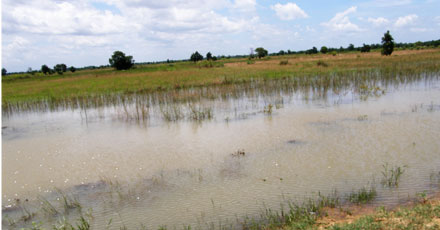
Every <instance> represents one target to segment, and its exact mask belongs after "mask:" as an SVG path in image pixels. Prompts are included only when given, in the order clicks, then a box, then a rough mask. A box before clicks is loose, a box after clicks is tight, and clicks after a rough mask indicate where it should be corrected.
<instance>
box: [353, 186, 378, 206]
mask: <svg viewBox="0 0 440 230" xmlns="http://www.w3.org/2000/svg"><path fill="white" fill-rule="evenodd" d="M376 196H377V192H376V188H375V187H371V188H370V189H369V190H367V188H365V187H364V188H362V189H360V190H359V191H357V192H353V193H351V194H350V196H349V197H348V200H349V201H350V202H351V203H356V204H366V203H368V202H370V201H372V200H373V199H374V198H375V197H376Z"/></svg>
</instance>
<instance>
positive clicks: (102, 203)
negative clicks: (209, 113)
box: [2, 81, 440, 229]
mask: <svg viewBox="0 0 440 230" xmlns="http://www.w3.org/2000/svg"><path fill="white" fill-rule="evenodd" d="M439 86H440V82H438V81H437V82H432V83H430V84H428V85H426V84H422V83H420V84H413V85H411V86H401V87H399V88H397V89H395V88H392V89H387V90H386V94H385V95H382V96H380V97H372V98H369V99H367V100H359V99H358V98H356V97H354V96H353V95H350V94H346V95H344V96H337V97H330V98H326V99H325V100H315V99H314V100H310V99H309V100H306V99H305V98H304V97H302V96H298V95H281V97H285V100H283V101H284V102H285V103H284V104H283V106H279V107H278V106H277V107H275V106H274V107H273V110H272V112H271V113H268V112H266V113H265V112H263V111H262V110H264V108H265V105H267V101H271V100H273V98H272V99H267V101H264V100H261V99H260V100H257V102H255V101H254V102H251V101H249V100H244V101H238V102H233V103H232V104H233V106H232V107H231V105H230V104H228V105H227V106H225V105H224V104H222V103H224V102H222V103H220V102H218V103H217V104H215V103H216V102H215V101H214V102H212V101H211V102H209V103H211V104H215V107H216V108H217V109H216V110H215V111H216V112H215V118H214V119H212V120H209V121H203V122H190V121H180V122H171V123H160V122H155V121H154V118H152V120H153V121H152V122H151V123H149V124H147V125H145V124H139V123H133V122H127V121H123V120H118V119H107V118H106V116H103V115H102V114H108V113H111V112H109V111H104V112H103V111H101V110H100V111H98V110H97V111H89V115H88V116H89V119H88V120H87V121H85V120H84V115H83V113H82V112H81V111H75V110H74V111H63V112H56V113H43V114H42V113H26V114H18V115H15V116H11V117H8V118H3V130H2V140H3V147H2V151H3V154H2V161H3V165H2V166H3V172H2V173H3V174H2V180H3V182H2V183H3V184H2V207H3V217H4V218H3V227H4V228H15V227H17V226H26V225H29V224H30V221H28V222H24V223H22V222H17V224H16V225H14V226H9V224H8V222H6V221H5V215H8V216H7V217H8V218H11V219H14V218H15V219H18V218H20V217H21V216H22V215H23V213H24V212H23V207H25V208H26V210H30V212H35V213H37V214H36V215H35V217H33V219H32V220H31V221H39V220H41V221H42V222H43V223H44V224H45V225H46V226H50V225H51V224H53V223H55V222H56V221H57V219H59V218H61V214H58V215H49V214H48V213H44V211H43V210H42V209H41V208H40V206H41V197H43V199H47V200H48V201H49V202H51V203H52V204H53V205H54V207H55V208H56V209H58V210H63V209H62V206H61V204H62V203H61V202H60V201H59V199H60V197H61V196H60V195H59V194H58V193H56V192H55V190H54V189H55V188H58V189H61V191H63V193H65V194H68V195H69V196H72V197H75V199H77V200H78V201H79V203H81V205H82V207H83V208H82V210H83V212H85V210H89V208H90V209H91V213H92V215H93V219H92V221H91V224H92V226H93V227H96V228H97V229H102V228H104V227H105V226H106V225H107V224H108V222H109V220H110V219H111V220H112V222H111V226H110V227H111V228H115V229H119V227H120V226H122V225H124V226H127V227H128V228H136V227H140V226H141V224H144V225H145V226H147V227H149V228H157V227H158V226H163V225H166V226H168V227H169V228H170V227H176V228H182V227H183V226H184V225H191V226H193V227H197V228H208V227H210V226H211V227H212V225H215V227H219V226H220V225H228V224H235V223H236V222H235V221H236V220H237V219H240V218H242V217H244V216H246V215H248V216H258V214H259V213H260V212H261V210H262V209H264V208H274V209H279V207H280V204H282V203H283V202H285V201H286V200H298V201H301V200H304V199H305V198H306V197H315V196H316V195H317V193H318V192H320V193H322V194H330V193H332V192H333V191H334V190H337V192H338V194H340V195H341V197H344V196H345V195H346V194H349V193H350V192H351V191H353V190H357V189H359V188H361V187H363V186H375V187H376V188H377V189H378V193H379V197H378V198H377V199H376V201H375V202H376V203H378V204H379V203H380V204H394V203H397V202H400V201H402V200H406V199H407V198H408V197H413V196H414V195H415V194H416V193H417V192H423V191H429V190H430V189H435V188H438V187H437V186H438V182H439V180H440V175H439V172H440V141H439V139H440V113H439V112H440V87H439ZM278 97H279V95H278ZM278 97H277V98H278ZM255 103H256V104H259V105H260V107H258V106H255V105H252V104H255ZM265 103H266V104H265ZM234 106H235V107H234ZM219 108H221V109H219ZM225 108H226V109H225ZM237 111H239V112H238V113H239V114H241V115H236V116H233V115H232V114H237ZM99 117H101V119H98V118H99ZM103 117H104V118H103ZM153 117H154V116H153ZM94 118H96V119H94ZM243 152H244V154H240V153H243ZM385 163H388V164H389V165H390V166H405V173H404V174H403V176H402V178H401V181H400V184H399V187H398V188H392V189H390V188H384V187H383V186H382V185H381V180H382V174H381V171H382V170H383V165H384V164H385ZM38 197H40V198H39V199H40V200H38ZM17 199H20V201H19V202H17ZM25 199H28V201H25ZM17 207H18V208H17ZM89 211H90V210H89ZM60 213H61V211H60ZM65 215H66V216H67V218H70V219H72V220H75V218H76V217H77V215H78V214H77V212H73V211H72V212H69V213H68V214H65Z"/></svg>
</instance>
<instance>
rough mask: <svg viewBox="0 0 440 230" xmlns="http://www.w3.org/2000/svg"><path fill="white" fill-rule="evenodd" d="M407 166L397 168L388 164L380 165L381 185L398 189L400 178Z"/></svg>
mask: <svg viewBox="0 0 440 230" xmlns="http://www.w3.org/2000/svg"><path fill="white" fill-rule="evenodd" d="M406 167H407V166H406V165H404V166H402V167H401V166H397V167H391V166H389V165H388V163H385V164H383V165H382V168H383V170H382V175H383V179H382V185H384V186H387V187H390V188H391V187H398V186H399V182H400V177H401V176H402V174H403V173H404V172H405V168H406Z"/></svg>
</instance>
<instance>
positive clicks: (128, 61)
mask: <svg viewBox="0 0 440 230" xmlns="http://www.w3.org/2000/svg"><path fill="white" fill-rule="evenodd" d="M108 62H109V63H110V66H111V67H113V68H115V69H116V70H124V69H130V68H131V67H133V65H134V60H133V56H125V54H124V53H123V52H121V51H115V52H113V55H112V57H111V58H110V59H108Z"/></svg>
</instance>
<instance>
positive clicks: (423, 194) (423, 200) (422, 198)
mask: <svg viewBox="0 0 440 230" xmlns="http://www.w3.org/2000/svg"><path fill="white" fill-rule="evenodd" d="M416 195H417V197H419V198H420V202H421V203H423V204H426V202H427V201H428V196H427V194H426V191H423V192H419V193H417V194H416Z"/></svg>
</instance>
